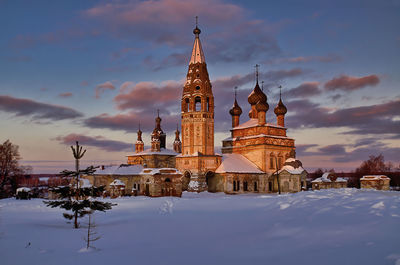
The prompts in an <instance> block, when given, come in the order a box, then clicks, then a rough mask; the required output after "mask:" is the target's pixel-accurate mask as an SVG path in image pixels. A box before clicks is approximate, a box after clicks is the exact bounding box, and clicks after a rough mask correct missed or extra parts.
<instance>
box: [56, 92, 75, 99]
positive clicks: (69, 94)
mask: <svg viewBox="0 0 400 265" xmlns="http://www.w3.org/2000/svg"><path fill="white" fill-rule="evenodd" d="M58 96H59V97H61V98H69V97H72V93H71V92H65V93H61V94H59V95H58Z"/></svg>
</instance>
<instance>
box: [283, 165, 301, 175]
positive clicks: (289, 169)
mask: <svg viewBox="0 0 400 265" xmlns="http://www.w3.org/2000/svg"><path fill="white" fill-rule="evenodd" d="M284 170H286V171H287V172H289V173H290V174H294V175H297V174H301V173H303V171H305V169H304V168H303V167H298V168H294V167H292V166H290V165H284V166H283V167H282V168H281V169H280V170H279V171H278V173H281V172H282V171H284Z"/></svg>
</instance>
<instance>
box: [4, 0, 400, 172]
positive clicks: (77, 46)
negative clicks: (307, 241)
mask: <svg viewBox="0 0 400 265" xmlns="http://www.w3.org/2000/svg"><path fill="white" fill-rule="evenodd" d="M0 7H1V8H0V10H1V11H0V13H1V15H2V16H1V19H2V22H3V23H2V24H3V25H7V26H6V27H4V31H3V33H2V37H1V38H0V46H1V47H2V49H1V50H0V61H1V64H0V70H1V72H2V73H3V78H2V79H3V80H2V81H3V82H2V84H0V118H1V120H2V131H1V136H2V141H3V142H4V141H6V140H7V139H9V140H10V141H11V142H12V143H13V144H15V145H18V146H19V151H20V154H21V156H22V160H21V164H23V165H30V166H32V167H33V172H32V173H34V174H40V173H44V174H48V173H51V174H54V173H58V172H59V171H61V170H63V169H64V168H72V167H73V163H74V161H73V157H72V156H71V153H70V150H69V145H71V144H73V143H74V142H75V141H79V142H80V144H81V145H82V146H83V147H84V148H85V149H87V150H88V152H87V159H86V160H83V161H82V162H83V164H85V163H86V162H85V161H87V162H88V163H89V162H91V161H92V162H93V163H94V162H96V161H98V162H100V163H103V162H104V164H105V162H111V163H119V164H120V163H126V155H128V154H130V153H132V152H134V142H135V141H136V131H137V129H138V125H139V123H140V124H141V130H143V140H144V143H145V145H149V144H150V133H151V131H152V129H153V128H154V119H155V117H156V116H157V109H160V117H161V118H162V119H163V120H162V123H161V126H162V128H163V130H164V131H165V132H166V133H167V148H171V145H172V141H173V139H174V136H173V131H174V130H175V128H176V125H177V124H180V96H181V93H182V88H183V83H184V79H185V76H186V71H187V67H188V64H189V60H190V52H191V48H192V45H193V40H194V35H193V33H192V31H193V28H194V27H195V16H198V17H199V28H200V29H201V34H200V39H201V42H202V46H203V50H204V54H205V60H206V62H207V67H208V73H209V75H210V80H211V83H212V85H213V88H212V89H213V93H214V97H215V140H214V145H215V149H216V151H217V152H218V153H220V151H219V148H220V147H221V143H222V140H223V139H225V138H226V137H229V135H230V129H231V119H230V115H229V112H228V111H229V108H230V107H231V106H232V104H233V100H234V87H235V86H237V87H238V103H239V105H240V106H241V108H242V109H243V114H242V116H241V123H243V122H245V121H246V120H247V119H248V118H247V113H248V111H249V104H248V103H247V96H248V95H249V94H250V92H251V91H252V89H253V88H254V85H255V74H254V65H256V64H259V65H261V67H260V69H259V71H260V79H259V80H260V82H261V81H264V83H263V85H264V92H266V94H267V96H268V103H269V106H270V109H269V111H268V112H267V122H268V123H276V121H275V115H274V114H273V108H274V107H275V105H276V104H277V102H278V100H279V93H280V92H279V88H278V86H279V85H282V100H283V102H284V104H285V105H286V106H287V109H288V114H287V117H286V122H285V123H286V127H287V129H288V130H287V132H288V136H289V137H291V138H294V139H295V145H296V152H297V158H298V159H299V160H301V161H302V163H303V165H304V168H305V169H307V170H308V171H309V172H312V171H314V170H316V169H318V168H322V169H331V168H333V169H335V171H336V172H341V171H345V172H350V171H352V170H355V169H356V168H357V167H359V166H360V164H361V163H362V162H363V161H365V160H367V159H368V158H369V156H370V155H375V156H377V155H379V154H383V155H384V157H385V161H386V162H389V161H391V162H393V163H394V165H395V166H397V165H399V164H400V155H399V154H400V133H399V132H400V92H399V90H398V87H399V83H400V33H399V32H398V29H397V25H399V24H400V16H398V14H399V12H400V3H399V2H398V1H397V2H396V1H389V2H385V3H381V2H380V1H377V0H369V1H359V0H352V1H335V2H332V3H331V2H330V1H311V0H310V1H305V2H302V3H299V2H297V1H292V0H285V1H281V2H279V3H255V2H251V3H248V2H246V1H242V0H230V1H220V0H207V1H204V2H201V3H198V2H197V1H195V0H190V1H182V0H159V1H149V0H145V1H122V2H121V1H91V2H81V1H68V2H61V3H57V4H55V3H53V2H51V1H41V2H39V3H35V4H34V3H31V2H26V1H3V2H1V3H0ZM210 7H212V8H210ZM355 12H357V13H356V16H355V15H354V14H355ZM38 150H39V151H38ZM118 161H120V162H118ZM54 170H56V171H55V172H54Z"/></svg>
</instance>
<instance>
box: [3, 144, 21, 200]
mask: <svg viewBox="0 0 400 265" xmlns="http://www.w3.org/2000/svg"><path fill="white" fill-rule="evenodd" d="M20 159H21V156H20V154H19V151H18V145H15V144H12V143H11V142H10V141H9V140H7V141H5V142H4V143H3V144H0V198H1V197H3V196H5V195H6V194H5V190H4V187H5V185H7V184H9V185H11V186H12V188H13V190H14V191H15V189H16V188H17V177H18V176H20V175H22V174H24V171H25V170H27V169H28V168H24V167H23V166H21V165H20V164H19V160H20Z"/></svg>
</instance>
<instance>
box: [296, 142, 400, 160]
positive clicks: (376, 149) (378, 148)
mask: <svg viewBox="0 0 400 265" xmlns="http://www.w3.org/2000/svg"><path fill="white" fill-rule="evenodd" d="M359 142H364V143H363V144H362V145H358V144H356V145H354V146H352V145H346V144H333V145H327V146H322V147H319V148H317V150H316V151H310V152H308V151H305V152H302V153H301V156H318V157H321V158H322V159H324V157H325V158H328V159H330V160H331V161H334V162H339V163H346V162H356V161H360V162H361V161H365V160H367V159H368V158H369V156H370V155H379V154H383V155H384V157H385V160H386V161H393V162H396V163H397V162H399V156H398V154H399V152H400V148H399V147H390V146H387V145H385V144H384V143H382V142H379V140H376V141H372V139H371V138H367V139H361V140H360V141H359ZM367 142H368V143H367Z"/></svg>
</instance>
